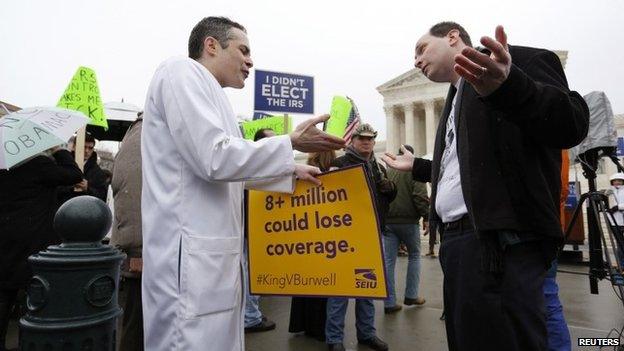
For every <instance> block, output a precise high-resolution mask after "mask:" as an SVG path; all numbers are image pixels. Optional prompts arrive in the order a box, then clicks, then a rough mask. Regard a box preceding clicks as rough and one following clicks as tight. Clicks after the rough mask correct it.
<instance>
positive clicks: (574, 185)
mask: <svg viewBox="0 0 624 351" xmlns="http://www.w3.org/2000/svg"><path fill="white" fill-rule="evenodd" d="M579 187H580V183H579V182H568V197H567V198H566V202H565V208H568V209H574V208H576V206H577V205H578V202H579V193H580V189H579Z"/></svg>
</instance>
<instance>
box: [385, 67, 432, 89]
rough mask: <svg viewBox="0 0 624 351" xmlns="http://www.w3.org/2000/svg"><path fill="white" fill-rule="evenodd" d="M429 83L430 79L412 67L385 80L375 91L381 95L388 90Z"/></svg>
mask: <svg viewBox="0 0 624 351" xmlns="http://www.w3.org/2000/svg"><path fill="white" fill-rule="evenodd" d="M430 83H431V81H429V79H427V77H425V76H424V75H423V74H422V72H421V71H420V69H418V68H413V69H411V70H409V71H407V72H405V73H403V74H401V75H399V76H398V77H395V78H393V79H391V80H389V81H387V82H386V83H384V84H382V85H380V86H378V87H377V91H378V92H380V93H381V94H382V95H383V93H384V92H385V91H388V90H393V89H396V88H403V87H408V86H415V85H423V84H430Z"/></svg>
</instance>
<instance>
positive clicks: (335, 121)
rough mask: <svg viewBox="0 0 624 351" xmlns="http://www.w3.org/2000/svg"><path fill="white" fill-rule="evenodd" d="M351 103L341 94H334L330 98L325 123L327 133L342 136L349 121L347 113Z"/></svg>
mask: <svg viewBox="0 0 624 351" xmlns="http://www.w3.org/2000/svg"><path fill="white" fill-rule="evenodd" d="M352 108H353V105H352V104H351V101H350V100H349V99H347V98H346V97H343V96H334V98H333V99H332V104H331V109H330V111H329V116H330V117H329V119H328V120H327V122H326V123H325V126H324V127H325V128H324V129H325V131H326V132H327V134H331V135H334V136H337V137H339V138H342V137H344V135H345V131H346V129H347V124H348V122H349V115H350V114H351V109H352Z"/></svg>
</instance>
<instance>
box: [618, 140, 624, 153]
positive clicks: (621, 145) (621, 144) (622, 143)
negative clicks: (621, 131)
mask: <svg viewBox="0 0 624 351" xmlns="http://www.w3.org/2000/svg"><path fill="white" fill-rule="evenodd" d="M617 140H618V143H617V155H618V156H624V138H622V137H618V139H617Z"/></svg>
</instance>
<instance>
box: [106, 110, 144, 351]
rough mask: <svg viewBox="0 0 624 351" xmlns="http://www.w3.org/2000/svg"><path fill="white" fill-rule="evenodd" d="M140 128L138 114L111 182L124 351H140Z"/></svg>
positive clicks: (141, 321) (120, 345)
mask: <svg viewBox="0 0 624 351" xmlns="http://www.w3.org/2000/svg"><path fill="white" fill-rule="evenodd" d="M142 126H143V116H142V114H141V113H139V115H138V118H137V119H136V121H134V123H132V125H131V126H130V128H128V131H127V132H126V135H125V136H124V138H123V140H122V142H121V145H120V147H119V151H118V152H117V155H116V156H115V162H114V166H113V177H112V181H111V188H112V191H113V199H114V204H115V206H114V217H113V232H112V235H111V242H110V243H111V245H113V246H115V247H117V248H119V249H120V250H122V251H123V252H124V253H125V254H126V256H127V257H126V260H125V261H124V263H123V264H122V267H121V276H122V283H121V284H122V288H121V289H120V292H119V305H120V306H121V308H122V309H123V315H122V317H121V318H120V322H121V323H120V324H121V327H120V328H119V329H118V332H119V334H120V337H119V349H120V350H123V351H142V350H143V308H142V306H141V304H142V298H141V275H142V272H143V259H142V257H143V254H142V249H143V235H142V231H141V189H142V179H141V177H142V172H141V129H142Z"/></svg>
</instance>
